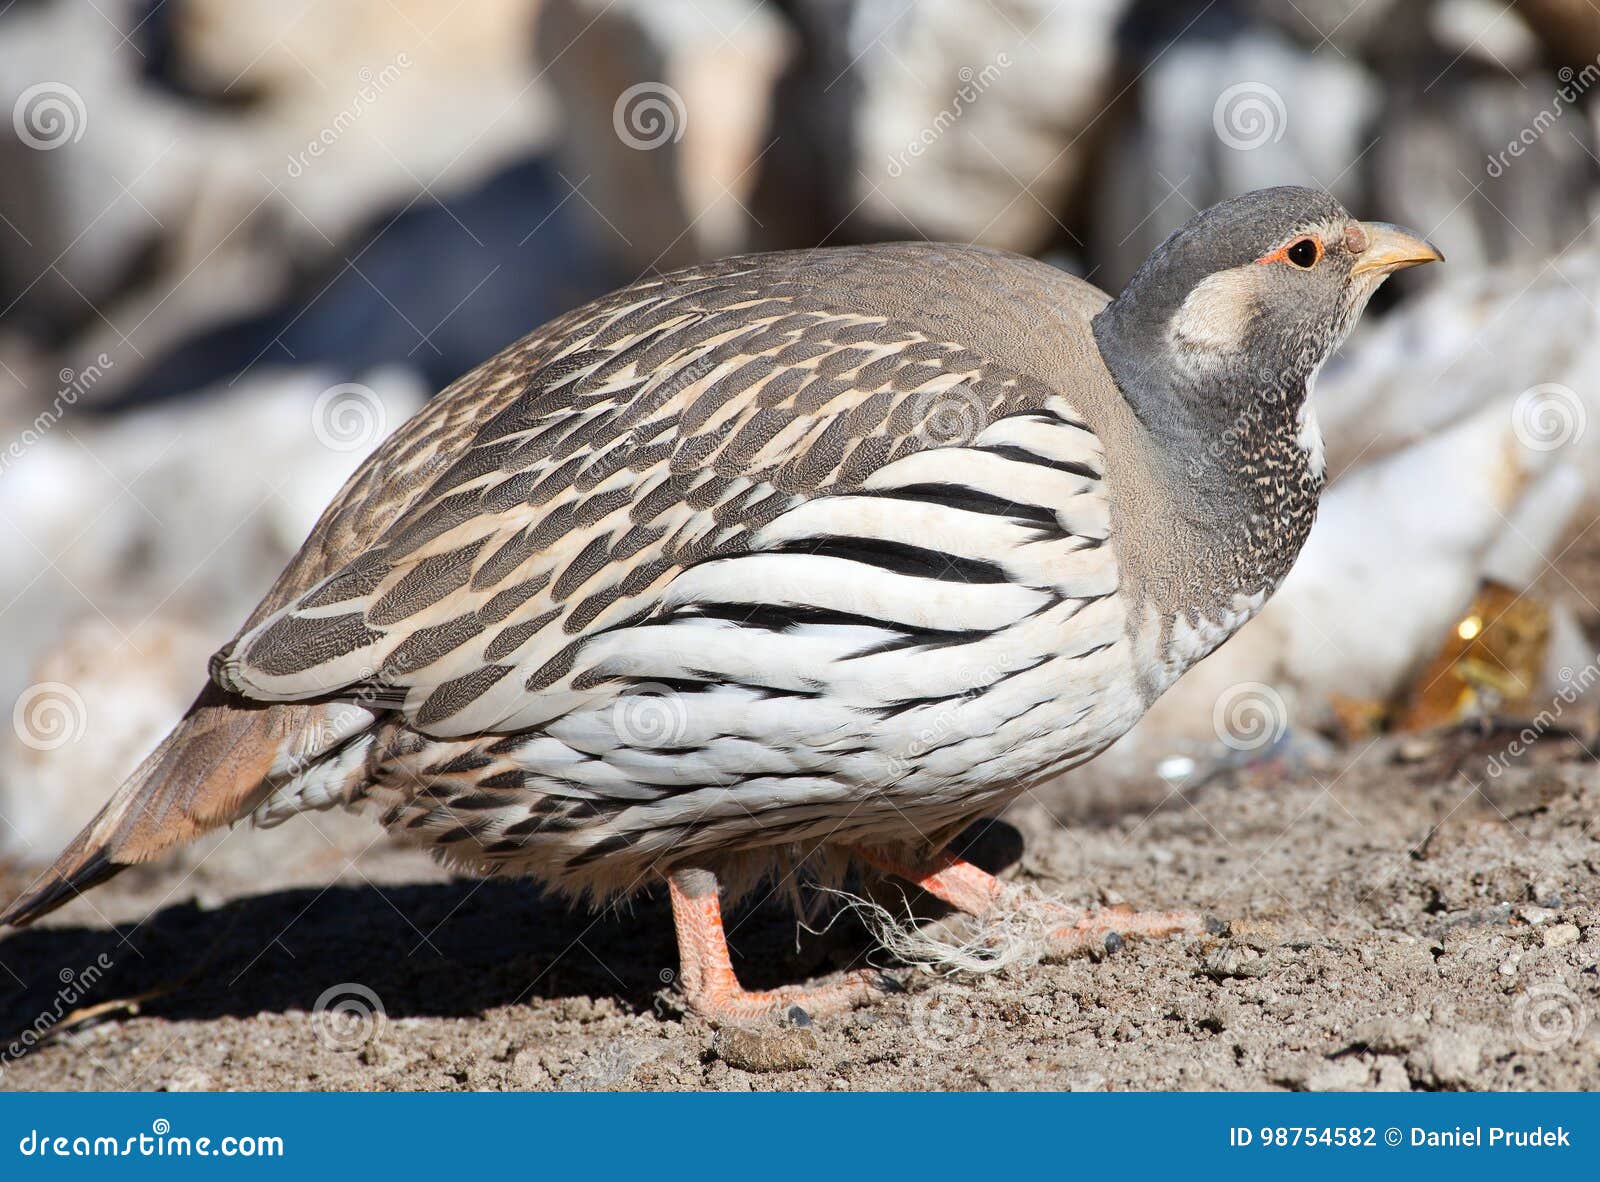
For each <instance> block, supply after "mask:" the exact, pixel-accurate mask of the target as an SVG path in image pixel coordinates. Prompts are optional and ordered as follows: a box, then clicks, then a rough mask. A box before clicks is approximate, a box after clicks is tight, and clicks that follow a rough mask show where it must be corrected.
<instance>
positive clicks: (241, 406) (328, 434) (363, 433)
mask: <svg viewBox="0 0 1600 1182" xmlns="http://www.w3.org/2000/svg"><path fill="white" fill-rule="evenodd" d="M422 398H423V391H422V388H421V387H420V386H419V385H418V383H417V382H416V379H415V378H414V376H412V375H410V374H408V373H406V372H405V371H397V370H391V371H385V372H376V373H373V374H371V375H369V376H368V384H367V385H355V384H342V385H334V386H328V385H327V383H326V382H325V381H324V380H323V379H322V378H320V377H319V376H318V375H317V374H316V373H314V372H311V371H306V372H301V373H295V374H275V375H273V374H264V375H263V376H261V377H258V378H256V379H253V380H251V381H248V382H244V383H241V384H240V385H239V387H237V388H236V389H235V390H233V391H232V392H231V393H230V394H229V395H228V396H227V397H221V396H219V395H218V394H215V393H213V394H208V395H205V396H202V397H200V398H197V399H193V400H189V401H185V402H181V403H171V404H167V405H163V406H161V407H159V408H156V409H153V410H149V411H145V412H141V413H138V414H129V415H124V416H116V417H112V418H91V417H89V416H87V415H84V414H82V413H81V412H79V411H72V412H70V413H69V414H68V415H66V416H64V417H62V418H61V419H60V420H59V421H56V422H55V423H53V424H52V425H51V426H49V427H48V428H47V429H46V430H44V431H43V432H42V433H39V434H38V435H37V437H36V438H34V439H33V441H32V442H31V445H30V446H28V447H27V448H26V449H24V450H23V451H22V453H21V454H20V456H15V457H14V456H12V455H11V454H10V453H7V466H6V471H5V475H4V477H3V479H0V533H3V536H4V539H5V544H6V545H7V546H8V547H9V548H10V550H11V552H12V553H15V554H18V555H27V556H28V561H26V562H21V561H19V562H17V563H13V564H8V565H7V566H6V567H5V568H4V569H3V570H0V603H4V604H5V605H6V607H5V610H4V611H3V612H0V702H4V703H10V704H12V714H13V716H12V726H11V727H10V728H5V729H0V814H3V816H4V818H5V821H4V824H3V825H0V830H4V833H3V834H0V842H4V843H5V844H6V845H8V846H11V847H15V846H18V845H20V846H21V847H22V849H23V852H24V853H25V854H27V855H28V856H29V857H41V856H49V855H50V854H51V853H52V852H53V847H54V846H55V845H56V844H57V843H58V840H59V839H61V838H62V837H63V834H66V835H69V836H70V834H69V833H68V830H72V829H76V827H77V825H78V824H80V823H81V822H82V821H83V820H84V819H85V815H86V810H85V809H84V808H83V807H81V806H82V803H83V800H84V798H85V797H86V796H88V797H92V798H93V799H94V800H96V801H102V800H103V799H104V798H105V796H106V794H107V792H108V791H109V789H110V788H111V787H112V786H114V785H115V783H116V782H118V781H119V780H120V779H121V778H122V777H123V776H124V775H125V774H126V773H127V772H128V771H131V770H132V768H133V766H134V765H135V764H137V762H138V760H139V759H140V758H141V757H142V756H143V755H144V754H145V753H146V752H147V751H148V749H149V748H150V747H152V746H153V745H154V743H155V741H156V740H157V739H158V738H159V737H160V735H161V734H162V733H164V732H165V730H166V729H167V728H168V727H170V726H171V724H172V723H173V722H175V721H176V720H177V717H178V715H179V714H180V713H181V712H182V710H183V708H184V707H185V706H187V704H188V702H189V701H190V700H191V699H192V698H193V696H194V694H195V693H196V692H197V691H198V689H199V687H200V685H201V684H202V683H203V680H204V677H205V659H206V657H207V656H208V655H209V653H210V652H212V651H214V650H215V648H216V647H217V645H219V644H220V643H221V642H222V641H223V640H226V639H227V637H228V636H229V635H231V634H232V632H233V631H234V630H235V629H236V628H237V627H238V625H239V623H240V622H241V621H242V620H243V618H244V617H245V615H246V614H247V613H248V612H249V610H250V609H251V608H252V607H253V606H254V605H255V603H256V601H257V600H258V599H259V598H260V596H261V595H262V594H263V593H264V592H265V591H266V589H267V587H268V586H269V585H270V584H271V581H272V580H273V579H274V578H275V577H276V576H277V574H278V572H279V571H280V570H281V569H282V567H283V565H284V563H285V562H287V561H288V559H289V557H290V556H291V555H292V554H293V552H294V551H295V550H296V549H298V547H299V545H300V542H301V541H302V540H303V539H304V537H305V536H306V534H307V533H309V532H310V529H311V526H312V525H313V524H314V523H315V521H316V518H317V517H318V516H319V515H320V513H321V511H322V509H323V507H324V506H325V505H326V503H327V502H328V501H329V500H330V499H331V498H332V497H333V495H334V493H335V492H337V491H338V489H339V487H340V485H342V484H343V483H344V481H345V479H346V478H347V477H348V475H349V474H350V472H351V471H353V470H354V468H355V466H356V465H357V464H358V463H359V462H360V461H361V459H362V458H363V457H364V456H365V455H366V454H367V453H368V452H370V451H371V450H372V448H373V447H375V446H376V445H377V444H378V442H379V441H381V440H382V438H383V437H384V436H385V435H386V434H387V433H388V431H389V430H392V429H393V428H394V427H397V426H399V424H400V423H401V422H403V421H404V420H405V419H406V418H408V417H409V416H410V415H411V414H412V413H413V412H414V411H415V410H416V409H417V407H418V406H420V405H421V402H422ZM41 687H43V688H41Z"/></svg>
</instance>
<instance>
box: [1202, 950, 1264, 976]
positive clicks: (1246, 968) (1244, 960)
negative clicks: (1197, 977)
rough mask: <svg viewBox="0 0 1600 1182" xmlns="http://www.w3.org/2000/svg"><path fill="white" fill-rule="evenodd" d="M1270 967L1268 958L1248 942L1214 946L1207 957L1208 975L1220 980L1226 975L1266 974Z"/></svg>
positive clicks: (1206, 967) (1206, 969)
mask: <svg viewBox="0 0 1600 1182" xmlns="http://www.w3.org/2000/svg"><path fill="white" fill-rule="evenodd" d="M1270 967H1271V965H1270V962H1269V961H1268V960H1267V958H1266V957H1265V956H1263V955H1262V954H1261V952H1260V951H1259V950H1258V949H1255V948H1251V947H1250V946H1249V945H1247V944H1224V945H1222V947H1220V948H1213V949H1212V950H1211V952H1210V953H1209V954H1208V955H1207V956H1206V959H1205V971H1206V975H1207V976H1208V977H1214V978H1215V979H1217V980H1219V981H1220V980H1222V979H1223V978H1225V977H1261V976H1265V975H1266V972H1267V969H1268V968H1270Z"/></svg>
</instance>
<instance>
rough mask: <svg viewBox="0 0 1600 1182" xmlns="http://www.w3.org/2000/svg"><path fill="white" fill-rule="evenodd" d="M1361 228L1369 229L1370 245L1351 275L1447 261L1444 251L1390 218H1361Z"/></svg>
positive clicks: (1386, 272)
mask: <svg viewBox="0 0 1600 1182" xmlns="http://www.w3.org/2000/svg"><path fill="white" fill-rule="evenodd" d="M1361 228H1362V229H1363V230H1364V231H1366V235H1367V249H1366V250H1364V251H1362V252H1361V255H1360V257H1359V258H1358V259H1357V260H1356V265H1355V266H1354V267H1352V268H1351V269H1350V273H1351V274H1352V275H1365V274H1367V273H1368V272H1370V271H1377V272H1380V273H1381V274H1384V275H1388V274H1390V273H1391V272H1394V271H1403V270H1405V268H1407V267H1417V266H1421V265H1422V264H1423V263H1442V262H1444V255H1442V254H1440V253H1439V251H1438V249H1437V248H1436V247H1434V246H1433V245H1432V244H1431V243H1428V242H1424V241H1423V240H1422V239H1421V238H1418V237H1417V236H1416V235H1415V234H1412V233H1411V232H1409V231H1407V230H1402V229H1401V228H1400V227H1399V226H1392V225H1390V224H1389V223H1388V222H1362V223H1361Z"/></svg>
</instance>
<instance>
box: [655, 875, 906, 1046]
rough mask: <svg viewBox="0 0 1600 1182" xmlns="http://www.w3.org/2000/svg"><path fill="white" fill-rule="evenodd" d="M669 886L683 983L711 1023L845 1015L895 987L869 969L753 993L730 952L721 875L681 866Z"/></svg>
mask: <svg viewBox="0 0 1600 1182" xmlns="http://www.w3.org/2000/svg"><path fill="white" fill-rule="evenodd" d="M667 886H668V890H669V891H670V892H671V895H672V923H673V926H674V927H675V928H676V929H677V932H678V960H679V962H680V964H679V968H680V971H679V974H678V984H679V987H680V988H682V990H683V992H684V995H685V997H686V998H687V999H688V1002H689V1008H690V1009H692V1010H694V1012H695V1013H697V1014H699V1015H700V1016H701V1017H703V1018H706V1019H707V1020H708V1021H711V1022H714V1023H717V1024H718V1025H735V1026H736V1025H745V1024H749V1023H752V1022H759V1021H761V1020H763V1019H769V1018H780V1019H785V1020H787V1021H789V1022H792V1023H794V1024H795V1025H799V1026H806V1025H809V1024H810V1020H811V1016H812V1015H817V1016H818V1017H822V1016H826V1015H829V1014H839V1013H843V1012H845V1011H847V1010H850V1009H852V1008H853V1007H855V1006H858V1005H861V1004H863V1003H865V1002H868V1001H871V1000H872V999H873V998H874V997H876V996H878V995H880V994H883V993H885V992H888V991H889V990H890V988H891V983H890V982H889V980H888V978H886V977H885V976H884V975H883V974H882V973H879V972H876V971H874V970H865V971H862V972H855V973H851V974H849V975H848V976H846V977H845V978H844V979H843V980H842V981H839V982H838V983H836V984H832V985H818V986H813V987H805V988H802V987H797V986H786V987H784V988H782V989H772V990H767V991H765V992H759V993H754V992H751V991H749V990H747V989H745V988H744V987H743V986H742V985H740V984H739V978H738V977H736V976H735V975H734V972H733V961H732V960H731V959H730V958H729V955H728V939H727V936H726V935H725V934H724V933H723V930H722V901H721V899H720V898H719V897H718V887H717V876H716V875H715V874H712V873H711V872H710V871H709V870H675V871H673V872H672V873H671V874H670V875H668V877H667Z"/></svg>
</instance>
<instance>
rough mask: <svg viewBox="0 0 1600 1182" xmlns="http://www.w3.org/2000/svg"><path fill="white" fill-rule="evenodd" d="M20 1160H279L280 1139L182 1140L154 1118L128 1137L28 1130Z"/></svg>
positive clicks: (19, 1147)
mask: <svg viewBox="0 0 1600 1182" xmlns="http://www.w3.org/2000/svg"><path fill="white" fill-rule="evenodd" d="M17 1151H18V1152H19V1153H21V1154H22V1156H23V1157H282V1156H283V1154H284V1146H283V1138H282V1137H272V1136H268V1137H253V1136H242V1137H241V1136H231V1135H230V1136H226V1137H186V1136H181V1135H178V1134H174V1133H173V1131H172V1122H171V1121H170V1120H168V1119H167V1118H166V1117H164V1116H158V1117H156V1119H155V1120H153V1121H151V1122H150V1131H149V1132H148V1133H134V1134H133V1135H131V1136H128V1137H109V1136H104V1135H97V1136H84V1135H82V1134H79V1135H76V1136H57V1135H55V1134H54V1133H52V1132H50V1131H41V1130H39V1129H29V1130H28V1132H27V1133H26V1134H25V1135H24V1136H23V1137H22V1138H21V1140H19V1141H18V1142H17Z"/></svg>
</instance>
